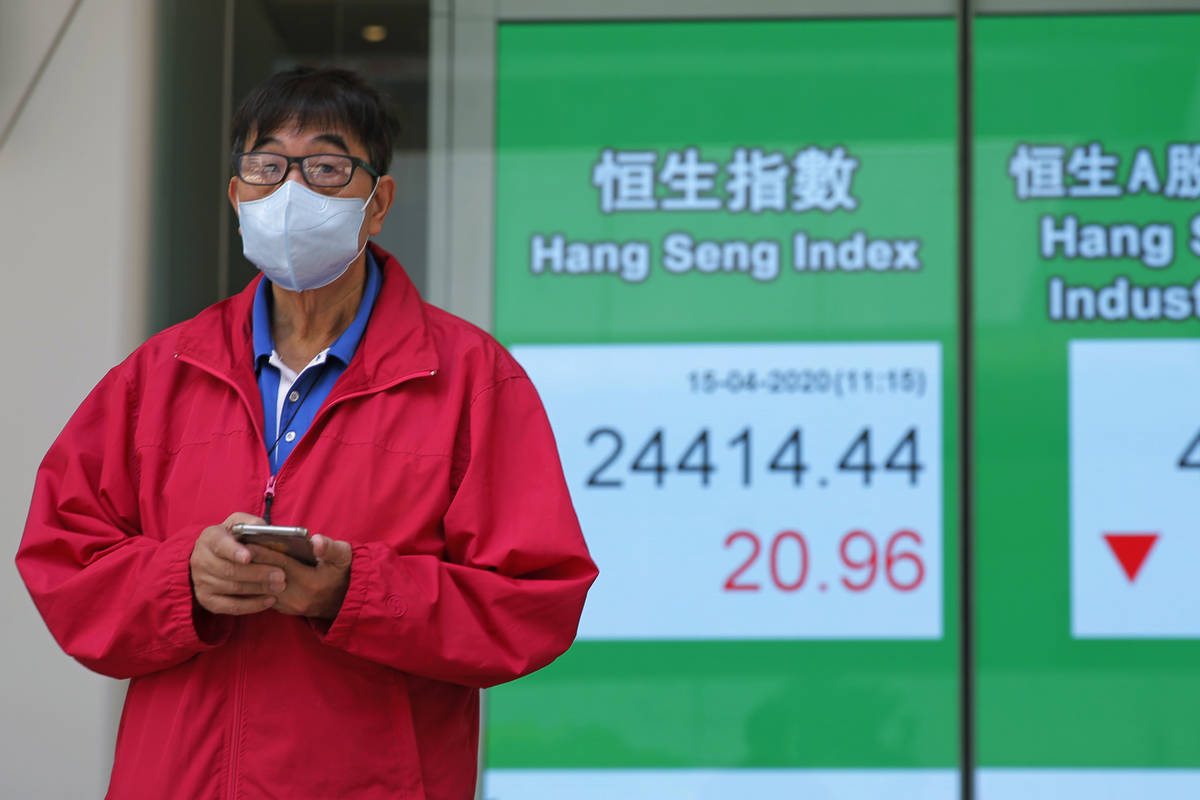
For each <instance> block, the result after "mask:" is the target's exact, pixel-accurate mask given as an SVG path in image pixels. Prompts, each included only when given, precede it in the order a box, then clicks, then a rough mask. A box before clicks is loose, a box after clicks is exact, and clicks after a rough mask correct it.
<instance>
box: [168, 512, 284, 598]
mask: <svg viewBox="0 0 1200 800" xmlns="http://www.w3.org/2000/svg"><path fill="white" fill-rule="evenodd" d="M238 522H244V523H249V524H254V523H257V524H262V522H263V520H262V519H261V518H259V517H256V516H254V515H253V514H243V513H241V512H238V513H235V514H230V515H229V518H228V519H227V520H225V521H224V522H222V523H221V524H220V525H210V526H209V527H207V528H205V529H204V530H203V532H201V534H200V537H199V538H198V539H196V546H195V547H193V548H192V558H191V561H190V564H191V573H192V592H193V594H195V596H196V601H197V602H198V603H200V605H201V606H202V607H203V608H205V609H207V610H209V611H211V612H212V613H214V614H256V613H258V612H259V611H263V610H265V609H268V608H270V607H271V606H273V605H275V604H276V602H277V600H276V597H277V595H278V594H279V593H280V592H282V591H283V590H284V587H285V586H286V582H285V580H286V579H285V573H284V571H283V570H281V569H278V568H277V567H272V566H270V565H269V564H252V563H251V555H252V554H251V552H250V550H249V548H247V547H246V546H245V545H244V544H241V543H240V542H238V540H237V539H235V538H234V536H233V530H232V528H233V526H234V525H235V524H236V523H238Z"/></svg>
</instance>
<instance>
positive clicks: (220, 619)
mask: <svg viewBox="0 0 1200 800" xmlns="http://www.w3.org/2000/svg"><path fill="white" fill-rule="evenodd" d="M198 535H199V532H196V535H195V536H192V535H189V534H188V533H186V532H184V533H180V534H179V535H177V536H172V537H171V538H169V539H167V540H166V541H165V542H163V543H162V544H160V545H159V548H160V549H159V558H160V559H162V561H161V562H160V563H162V564H163V570H162V572H161V573H160V574H161V580H162V582H163V583H162V587H161V591H160V592H159V597H161V598H162V601H163V606H164V608H165V609H166V610H167V620H166V623H167V638H168V639H169V640H170V641H171V643H172V644H174V645H176V646H178V647H182V648H186V649H189V650H193V651H194V650H207V649H210V648H213V647H217V646H219V645H222V644H224V643H225V642H226V641H227V640H228V639H229V636H230V633H231V632H232V631H233V618H232V617H230V616H228V615H225V614H213V613H212V612H210V611H208V610H206V609H205V608H203V607H201V605H200V604H199V603H198V602H196V594H195V592H194V591H193V589H192V567H191V558H192V550H193V549H194V548H195V546H196V537H197V536H198Z"/></svg>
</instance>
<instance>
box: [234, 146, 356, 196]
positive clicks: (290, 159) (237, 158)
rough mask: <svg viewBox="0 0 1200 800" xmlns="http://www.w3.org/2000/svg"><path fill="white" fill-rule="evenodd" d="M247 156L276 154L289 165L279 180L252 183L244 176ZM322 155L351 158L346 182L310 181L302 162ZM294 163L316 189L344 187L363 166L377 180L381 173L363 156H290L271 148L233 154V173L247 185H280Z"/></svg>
mask: <svg viewBox="0 0 1200 800" xmlns="http://www.w3.org/2000/svg"><path fill="white" fill-rule="evenodd" d="M246 156H275V157H277V158H283V159H286V160H287V166H285V167H284V168H283V172H281V173H280V176H279V180H277V181H275V182H274V183H251V182H250V181H248V180H246V179H245V178H243V177H242V159H243V158H245V157H246ZM320 156H337V157H338V158H347V159H349V160H350V163H351V164H352V166H351V168H350V174H349V175H347V176H346V182H345V183H339V184H337V185H336V186H335V185H333V184H328V183H326V184H319V183H313V182H312V181H310V180H309V179H308V175H306V174H305V172H304V164H303V163H302V162H303V161H304V160H305V159H306V158H318V157H320ZM292 164H298V165H299V166H300V177H301V178H303V179H304V182H305V183H306V184H308V185H309V186H311V187H312V188H314V189H342V188H344V187H346V186H349V185H350V181H352V180H354V170H355V169H357V168H359V167H361V168H362V169H363V170H365V171H366V173H367V174H368V175H370V176H371V177H372V178H374V179H375V180H379V173H378V172H376V171H375V168H374V167H372V166H371V165H370V164H368V163H367V162H366V161H363V160H362V159H361V158H356V157H354V156H352V155H348V154H346V153H309V154H308V155H306V156H288V155H284V154H283V153H272V152H271V151H269V150H248V151H246V152H244V153H235V154H234V156H233V174H234V175H237V177H238V180H240V181H242V182H243V183H245V184H246V185H247V186H278V185H279V184H281V183H283V182H284V181H286V180H287V176H288V173H289V172H291V171H292Z"/></svg>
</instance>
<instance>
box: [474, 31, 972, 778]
mask: <svg viewBox="0 0 1200 800" xmlns="http://www.w3.org/2000/svg"><path fill="white" fill-rule="evenodd" d="M955 45H956V28H955V23H954V21H953V20H952V19H948V18H932V19H931V18H926V19H889V20H882V19H866V20H863V19H858V20H821V21H817V20H810V21H803V20H770V21H704V22H699V21H692V22H636V23H635V22H625V23H596V22H591V23H565V24H564V23H557V24H556V23H539V24H521V23H504V24H501V25H500V26H499V32H498V61H497V64H498V66H497V117H496V243H495V270H496V272H495V285H496V308H495V320H496V325H495V327H496V332H497V334H498V336H499V337H500V338H501V340H502V341H504V342H505V343H506V344H508V345H510V346H512V347H513V351H514V354H515V355H516V356H517V357H518V358H519V359H520V360H521V361H522V362H523V363H524V364H525V366H526V368H527V369H528V370H529V372H530V374H531V376H532V377H533V379H534V381H535V383H536V384H537V386H538V389H539V391H540V392H541V394H542V396H543V399H544V401H545V403H546V405H547V409H548V411H549V414H550V417H551V422H552V424H553V425H554V427H555V431H556V435H557V437H558V442H559V447H560V449H561V452H562V455H563V461H564V468H565V470H566V473H567V479H568V482H569V484H570V486H571V488H572V491H573V494H574V500H575V502H576V505H577V509H578V511H579V513H580V517H581V520H582V522H583V527H584V531H585V535H587V537H588V541H589V545H590V546H591V548H592V550H593V554H594V556H595V558H596V560H597V562H598V564H599V567H600V572H601V576H600V579H599V581H598V582H597V584H596V586H595V588H594V589H593V593H592V595H591V596H590V597H589V601H588V607H587V609H586V610H585V612H584V618H583V621H582V623H581V627H580V635H579V641H578V642H577V643H576V645H575V646H574V647H573V648H572V649H571V651H569V652H568V653H567V654H566V655H565V656H563V657H562V658H561V659H559V660H558V661H557V662H556V663H555V664H553V665H552V666H550V667H549V668H547V669H545V670H543V671H541V672H539V673H536V674H535V675H533V676H531V677H529V678H526V679H523V680H521V681H519V682H517V683H514V684H511V685H507V686H502V687H499V688H497V689H495V690H492V691H490V692H489V703H488V737H487V763H488V767H489V772H488V778H487V784H486V793H487V796H488V797H491V798H495V799H496V800H504V798H509V797H560V796H566V795H568V794H569V795H570V796H575V797H579V796H589V797H590V796H596V797H600V796H605V797H611V796H614V795H616V794H618V793H619V794H620V795H622V796H626V797H646V798H649V797H654V798H658V797H661V796H664V795H665V794H667V793H668V792H667V790H666V789H664V787H671V793H675V794H678V793H681V792H682V793H687V792H689V791H693V790H694V792H695V796H722V797H723V796H728V795H729V794H732V793H734V792H741V793H744V794H747V795H749V796H793V795H808V794H812V795H813V796H817V795H819V796H822V797H836V798H852V797H853V798H858V797H862V798H865V797H879V796H883V795H886V796H889V797H914V798H915V797H922V798H951V797H957V796H958V786H959V775H958V771H957V767H958V755H959V748H960V742H959V736H958V731H959V720H958V714H959V704H958V692H959V680H958V662H959V659H958V648H959V633H958V630H959V609H958V602H957V599H958V582H959V572H958V569H957V563H958V544H957V543H958V536H959V533H958V524H957V522H958V491H957V475H958V469H957V453H958V437H957V430H958V411H957V392H958V389H957V387H958V379H957V373H958V370H957V365H958V335H957V320H958V306H957V291H958V283H957V242H956V233H955V219H956V211H957V171H956V166H957V160H956V144H955V141H956V140H955V137H956V131H957V111H956V109H957V98H956V78H955V69H956V61H955V58H956V49H955ZM568 786H569V787H570V790H569V791H568V790H566V789H564V788H563V787H568ZM580 787H587V788H584V789H581V788H580ZM688 787H692V788H691V789H689V788H688ZM581 791H584V792H587V791H591V792H593V793H594V795H593V794H580V792H581Z"/></svg>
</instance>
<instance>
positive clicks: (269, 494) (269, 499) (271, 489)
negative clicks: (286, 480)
mask: <svg viewBox="0 0 1200 800" xmlns="http://www.w3.org/2000/svg"><path fill="white" fill-rule="evenodd" d="M274 502H275V476H274V475H272V476H271V477H269V478H267V490H266V491H265V492H263V519H265V520H266V521H267V524H268V525H270V524H271V504H272V503H274Z"/></svg>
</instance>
